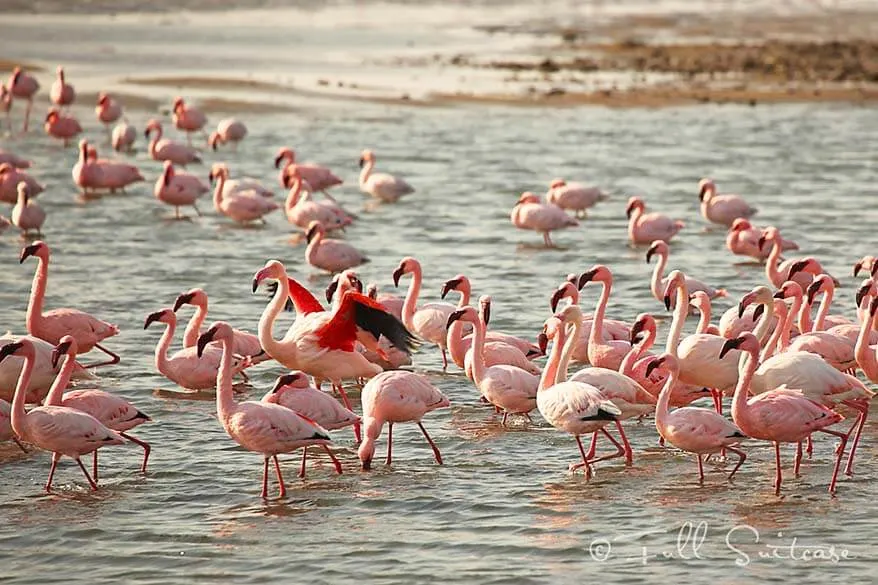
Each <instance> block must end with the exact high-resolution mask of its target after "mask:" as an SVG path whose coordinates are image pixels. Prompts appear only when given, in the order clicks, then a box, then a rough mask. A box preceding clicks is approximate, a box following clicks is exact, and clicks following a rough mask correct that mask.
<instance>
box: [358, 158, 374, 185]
mask: <svg viewBox="0 0 878 585" xmlns="http://www.w3.org/2000/svg"><path fill="white" fill-rule="evenodd" d="M374 166H375V161H374V160H367V161H366V163H365V164H364V165H363V169H362V170H361V171H360V187H362V186H364V185H365V184H366V181H368V180H369V175H371V174H372V167H374Z"/></svg>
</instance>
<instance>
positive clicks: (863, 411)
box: [844, 403, 869, 476]
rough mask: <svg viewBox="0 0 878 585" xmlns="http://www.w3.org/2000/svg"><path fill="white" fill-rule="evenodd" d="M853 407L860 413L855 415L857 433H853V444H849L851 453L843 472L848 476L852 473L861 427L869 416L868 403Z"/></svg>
mask: <svg viewBox="0 0 878 585" xmlns="http://www.w3.org/2000/svg"><path fill="white" fill-rule="evenodd" d="M853 404H856V403H853ZM853 404H851V406H853ZM855 408H856V409H857V410H859V411H860V414H859V416H858V417H857V424H856V427H857V433H856V434H855V435H854V444H853V445H851V454H850V455H849V456H848V461H847V464H846V465H845V468H844V474H845V475H848V476H852V475H853V474H854V455H855V454H856V452H857V445H859V444H860V434H861V433H862V432H863V427H864V426H866V419H867V418H868V417H869V404H868V403H866V404H857V406H856V407H855Z"/></svg>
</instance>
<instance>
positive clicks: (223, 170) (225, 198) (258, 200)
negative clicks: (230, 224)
mask: <svg viewBox="0 0 878 585" xmlns="http://www.w3.org/2000/svg"><path fill="white" fill-rule="evenodd" d="M228 178H229V169H228V167H226V166H225V165H214V167H213V168H212V169H211V170H210V181H211V182H213V181H214V180H216V187H215V188H214V191H213V206H214V208H215V209H216V210H217V211H218V212H219V213H221V214H223V215H225V216H226V217H228V218H229V219H231V220H233V221H236V222H238V223H242V224H246V223H249V222H252V221H257V220H258V221H261V222H262V223H263V224H265V216H266V215H268V214H269V213H271V212H272V211H275V210H276V209H278V207H279V206H278V204H277V203H275V202H274V201H271V200H269V199H267V198H266V197H263V196H262V195H260V194H259V193H258V192H256V191H255V190H252V189H251V190H246V191H236V192H233V193H224V192H223V191H224V189H225V182H226V180H227V179H228Z"/></svg>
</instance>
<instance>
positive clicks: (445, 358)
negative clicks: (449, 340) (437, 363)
mask: <svg viewBox="0 0 878 585" xmlns="http://www.w3.org/2000/svg"><path fill="white" fill-rule="evenodd" d="M439 349H441V350H442V371H443V372H444V371H445V370H447V369H448V355H447V354H446V353H445V348H444V347H440V348H439Z"/></svg>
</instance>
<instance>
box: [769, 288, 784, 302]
mask: <svg viewBox="0 0 878 585" xmlns="http://www.w3.org/2000/svg"><path fill="white" fill-rule="evenodd" d="M771 296H772V297H774V298H776V299H781V300H783V299H785V298H786V297H785V296H784V294H783V289H781V290H779V291H777V292H776V293H774V294H773V295H771Z"/></svg>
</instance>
